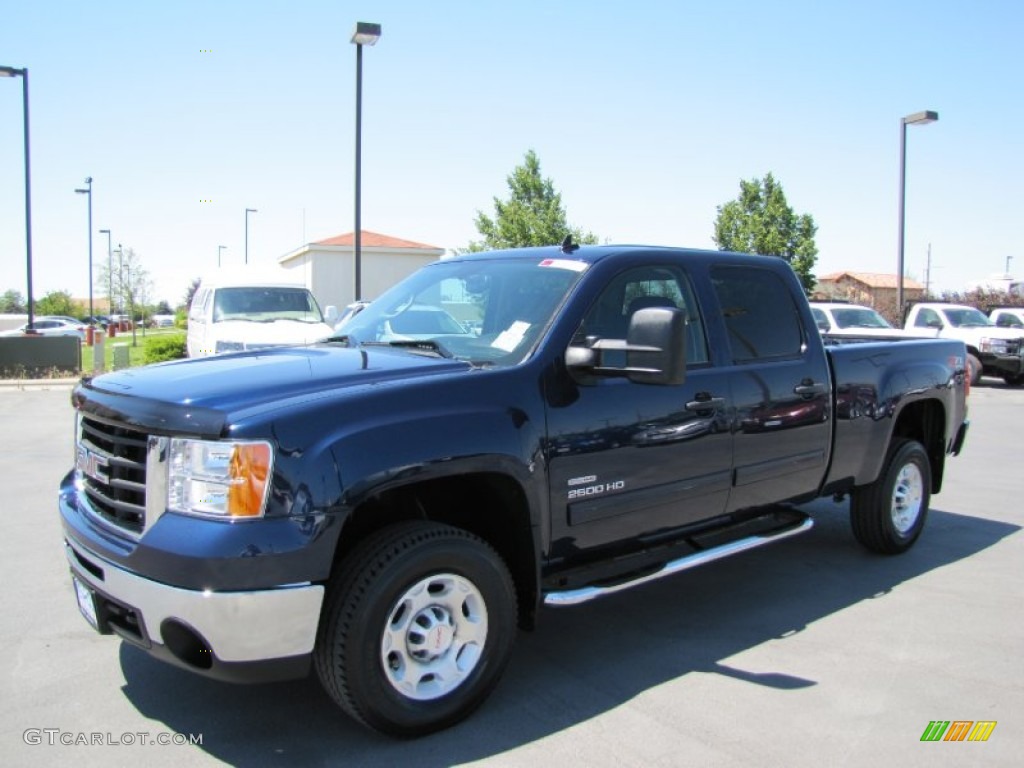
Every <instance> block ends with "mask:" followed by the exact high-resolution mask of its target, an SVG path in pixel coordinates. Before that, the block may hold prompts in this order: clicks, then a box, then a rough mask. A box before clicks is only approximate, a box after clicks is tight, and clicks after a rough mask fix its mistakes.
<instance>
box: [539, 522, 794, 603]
mask: <svg viewBox="0 0 1024 768" xmlns="http://www.w3.org/2000/svg"><path fill="white" fill-rule="evenodd" d="M813 527H814V521H813V520H812V519H811V518H810V517H805V518H803V519H802V520H800V521H799V522H798V523H797V524H795V525H793V526H791V527H788V528H783V529H781V530H778V531H771V532H769V533H763V534H757V535H755V536H747V537H746V538H743V539H737V540H736V541H730V542H729V543H728V544H722V545H721V546H718V547H712V548H711V549H706V550H704V551H702V552H697V553H695V554H692V555H687V556H686V557H681V558H679V559H678V560H671V561H669V562H667V563H665V564H664V565H663V566H661V568H659V569H658V570H656V571H654V572H653V573H645V574H644V575H642V576H638V577H636V578H635V579H629V580H627V581H622V582H619V583H617V584H609V585H607V586H600V587H599V586H586V587H580V588H579V589H570V590H566V591H562V592H548V593H547V594H546V595H544V604H545V605H554V606H563V605H578V604H579V603H586V602H588V601H590V600H594V599H595V598H598V597H604V596H605V595H610V594H613V593H615V592H621V591H622V590H624V589H630V588H631V587H636V586H638V585H640V584H646V583H647V582H649V581H654V580H655V579H660V578H663V577H665V576H672V575H673V574H676V573H679V572H680V571H686V570H689V569H690V568H696V567H697V566H698V565H704V564H705V563H710V562H713V561H715V560H720V559H721V558H723V557H729V555H735V554H738V553H740V552H745V551H746V550H748V549H754V548H755V547H760V546H762V545H764V544H771V543H772V542H774V541H779V540H780V539H788V538H789V537H790V536H796V535H797V534H798V533H804V532H805V531H809V530H810V529H811V528H813Z"/></svg>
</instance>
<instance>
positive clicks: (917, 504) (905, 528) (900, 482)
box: [891, 462, 924, 534]
mask: <svg viewBox="0 0 1024 768" xmlns="http://www.w3.org/2000/svg"><path fill="white" fill-rule="evenodd" d="M923 494H924V478H922V476H921V470H920V469H919V468H918V466H917V464H914V463H913V462H910V463H908V464H904V465H903V466H902V467H901V468H900V472H899V474H898V475H897V476H896V483H895V484H894V485H893V489H892V508H891V514H892V524H893V527H895V528H896V531H897V532H898V533H900V534H906V533H909V532H910V529H911V528H913V527H914V524H915V523H916V522H917V518H918V517H920V515H921V497H922V496H923Z"/></svg>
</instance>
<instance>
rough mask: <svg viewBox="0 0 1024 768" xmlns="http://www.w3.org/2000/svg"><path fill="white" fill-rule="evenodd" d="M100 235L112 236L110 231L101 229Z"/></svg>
mask: <svg viewBox="0 0 1024 768" xmlns="http://www.w3.org/2000/svg"><path fill="white" fill-rule="evenodd" d="M100 234H101V235H109V234H110V230H109V229H101V230H100Z"/></svg>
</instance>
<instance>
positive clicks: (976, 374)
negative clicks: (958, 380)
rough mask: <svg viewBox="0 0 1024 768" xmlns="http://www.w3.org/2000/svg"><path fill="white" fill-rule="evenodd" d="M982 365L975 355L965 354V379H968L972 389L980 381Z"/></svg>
mask: <svg viewBox="0 0 1024 768" xmlns="http://www.w3.org/2000/svg"><path fill="white" fill-rule="evenodd" d="M981 371H982V365H981V360H979V359H978V358H977V357H976V356H975V355H972V354H971V353H970V352H968V353H967V378H968V379H970V382H971V386H972V387H973V386H974V385H975V384H977V383H978V382H979V381H981Z"/></svg>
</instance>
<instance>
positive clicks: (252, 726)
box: [0, 379, 1024, 768]
mask: <svg viewBox="0 0 1024 768" xmlns="http://www.w3.org/2000/svg"><path fill="white" fill-rule="evenodd" d="M970 408H971V420H972V427H971V433H970V435H969V437H968V441H967V445H966V448H965V452H964V454H963V455H962V456H960V457H958V458H955V459H953V460H951V461H950V462H949V464H948V466H947V477H946V487H945V490H944V491H943V493H942V494H941V495H939V496H937V497H935V498H933V502H932V512H931V514H930V517H929V521H928V525H927V527H926V529H925V532H924V535H923V536H922V538H921V540H920V541H919V542H918V544H917V546H916V547H915V548H914V549H912V550H911V551H910V552H909V553H907V554H905V555H903V556H900V557H881V556H876V555H871V554H869V553H867V552H865V551H862V550H861V549H859V548H858V547H857V545H856V544H855V543H854V541H853V538H852V534H851V533H850V532H849V527H848V525H847V520H846V506H845V505H841V504H834V503H832V502H830V501H819V502H816V503H815V504H813V505H811V507H810V508H811V509H812V510H813V511H814V512H815V513H816V518H817V524H816V526H815V528H814V529H813V530H812V531H810V532H809V533H807V534H805V535H803V536H798V537H795V538H792V539H788V540H786V541H783V542H779V543H777V544H775V545H772V546H769V547H765V548H762V549H758V550H755V551H752V552H748V553H745V554H743V555H739V556H737V557H733V558H729V559H725V560H722V561H718V562H716V563H713V564H710V565H708V566H705V567H703V568H701V569H697V570H694V571H690V572H687V573H684V574H681V575H679V576H676V577H674V578H671V579H668V580H663V581H661V582H658V583H655V584H652V585H649V586H647V587H644V588H641V589H638V590H633V591H629V592H625V593H620V594H618V595H614V596H611V597H609V598H606V599H604V600H599V601H596V602H594V603H591V604H587V605H583V606H579V607H576V608H562V609H546V610H545V611H544V612H543V613H542V615H541V620H540V627H539V629H538V630H537V631H536V632H533V633H530V634H524V633H520V635H519V637H518V638H517V645H516V649H515V652H514V656H513V660H512V663H511V666H510V668H509V669H508V671H507V673H506V676H505V678H504V680H503V682H502V684H501V686H500V687H499V688H498V690H497V692H496V693H495V695H494V696H493V697H492V698H491V699H490V700H489V701H488V702H487V703H486V704H485V705H484V707H483V709H482V710H481V711H480V712H478V713H477V714H476V715H475V716H474V717H473V718H471V719H470V720H468V721H467V722H465V723H463V724H461V725H460V726H458V727H456V728H453V729H451V730H449V731H446V732H444V733H441V734H437V735H434V736H432V737H428V738H425V739H421V740H418V741H410V742H398V741H391V740H388V739H385V738H383V737H379V736H376V735H374V734H372V733H369V732H367V731H365V730H363V729H362V728H360V727H358V726H356V725H355V724H353V723H351V722H349V721H348V720H347V719H346V718H345V717H344V716H342V715H341V714H340V712H339V711H338V710H336V709H335V707H334V706H333V705H332V704H331V703H330V701H329V700H328V698H327V696H326V695H325V694H323V693H322V692H321V690H320V688H319V686H318V685H317V683H316V682H315V680H313V679H309V680H306V681H300V682H295V683H287V684H276V685H265V686H256V687H240V686H230V685H226V684H220V683H215V682H212V681H208V680H204V679H202V678H199V677H196V676H194V675H191V674H189V673H187V672H183V671H179V670H177V669H174V668H172V667H169V666H166V665H164V664H161V663H160V662H157V661H154V660H152V659H150V658H149V657H147V656H146V655H144V654H143V653H141V652H139V651H137V650H135V649H133V648H131V647H129V646H125V645H122V644H121V643H120V642H119V641H118V640H116V639H114V638H112V637H101V636H99V635H97V634H95V633H94V632H93V631H92V630H91V629H90V628H89V626H88V625H87V624H86V622H85V621H84V620H83V619H82V618H81V617H80V616H79V614H78V610H77V608H76V606H75V598H74V593H73V590H72V587H71V583H70V580H69V578H68V573H67V566H66V561H65V557H64V552H63V545H62V538H61V531H60V525H59V522H58V515H57V510H56V489H57V483H58V482H59V480H60V477H61V476H62V474H64V473H65V472H66V471H67V469H68V468H69V466H70V463H71V460H72V412H71V408H70V405H69V390H68V388H66V387H51V388H36V389H19V388H16V387H3V388H0V424H2V425H3V428H4V433H5V434H6V435H7V436H8V438H9V440H11V443H10V444H9V448H8V450H7V451H5V452H4V453H3V454H2V456H0V478H2V480H3V483H4V487H3V498H5V499H6V503H5V504H4V505H3V511H2V513H0V553H2V555H0V576H2V583H3V585H4V610H3V611H2V613H0V651H2V652H0V670H2V675H0V764H2V765H4V766H21V765H26V766H27V765H32V766H48V765H66V764H74V765H75V766H76V767H80V768H85V767H86V766H93V765H97V766H99V765H103V766H108V765H112V764H113V765H121V764H127V763H129V762H132V763H137V764H144V765H146V766H147V768H157V767H158V766H165V765H166V766H203V765H216V764H221V763H227V764H231V765H245V766H251V765H324V766H326V765H352V766H364V765H365V766H372V765H381V766H383V765H387V766H392V765H406V764H415V765H417V766H419V768H428V767H429V766H447V765H465V764H480V765H488V766H492V765H493V766H531V767H532V768H536V767H537V766H576V765H580V766H583V765H585V766H677V765H679V766H682V765H693V766H706V765H714V766H759V767H760V766H787V767H788V766H804V765H807V766H810V765H814V766H823V765H824V766H867V765H872V766H890V765H892V766H925V765H927V766H936V765H940V766H941V765H951V766H952V765H956V766H961V765H984V766H1010V765H1013V766H1016V765H1020V763H1021V754H1024V653H1022V652H1024V611H1022V609H1021V606H1022V604H1024V579H1022V576H1024V536H1022V534H1021V525H1022V520H1024V507H1022V505H1021V501H1020V497H1021V493H1022V491H1024V483H1022V482H1021V473H1022V471H1024V462H1022V459H1024V449H1022V447H1021V440H1022V435H1024V388H1017V389H1010V388H1007V387H1005V386H1003V385H1002V384H1001V382H999V381H998V380H994V379H986V380H985V384H984V385H983V386H980V387H976V388H975V389H974V390H973V392H972V395H971V399H970ZM935 720H941V721H946V720H949V721H956V720H970V721H995V722H996V723H997V725H996V727H995V729H994V730H993V731H992V733H991V736H990V738H989V739H988V741H985V742H942V741H940V742H922V741H921V736H922V734H923V733H924V731H925V729H926V728H927V727H928V725H929V723H930V722H931V721H935ZM142 734H145V736H143V735H142ZM196 736H198V737H200V738H201V740H202V744H201V745H199V744H168V745H160V744H152V743H151V742H154V741H158V740H171V741H174V740H179V741H180V740H181V739H182V738H184V739H185V740H188V739H189V738H190V737H191V738H193V739H194V738H195V737H196ZM83 741H85V742H87V743H82V742H83ZM92 741H98V742H100V743H88V742H92ZM62 742H72V743H70V744H65V743H62Z"/></svg>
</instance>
